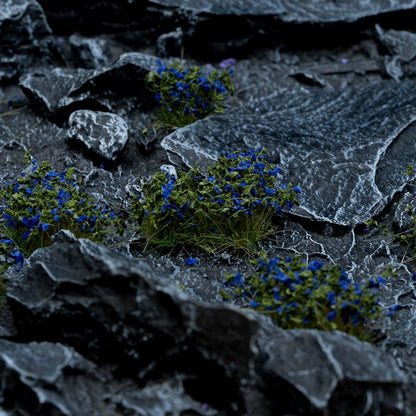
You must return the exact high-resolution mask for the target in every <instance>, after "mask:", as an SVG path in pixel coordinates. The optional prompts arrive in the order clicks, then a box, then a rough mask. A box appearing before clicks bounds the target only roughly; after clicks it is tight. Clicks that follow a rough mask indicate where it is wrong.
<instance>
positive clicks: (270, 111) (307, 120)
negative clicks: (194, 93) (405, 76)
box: [162, 82, 416, 225]
mask: <svg viewBox="0 0 416 416" xmlns="http://www.w3.org/2000/svg"><path fill="white" fill-rule="evenodd" d="M415 99H416V94H415V92H414V88H413V84H412V83H406V82H403V83H402V84H400V85H397V84H396V83H393V82H391V83H383V84H381V83H376V84H368V85H366V86H362V87H357V88H354V89H346V90H335V91H327V90H321V89H311V88H310V89H306V88H297V89H296V88H294V89H279V90H278V91H276V93H275V94H272V95H271V96H269V97H266V98H262V99H260V100H258V101H257V102H254V101H253V102H252V103H250V104H249V105H248V106H247V109H246V110H244V109H236V110H234V111H231V112H230V113H229V114H225V115H220V116H214V117H211V118H207V119H205V120H200V121H198V122H196V123H194V124H193V125H190V126H187V127H185V128H182V129H179V130H176V131H175V132H174V133H172V134H170V135H169V136H167V137H166V138H165V139H163V141H162V146H163V148H165V149H166V150H167V151H168V152H169V153H170V155H171V158H172V160H173V161H175V160H176V161H178V159H180V161H181V162H182V163H184V164H185V165H187V166H189V167H192V166H194V165H195V164H197V165H199V166H202V167H203V166H205V167H206V166H207V165H209V164H212V163H213V162H214V160H215V158H216V156H217V155H218V153H219V152H220V151H221V150H228V151H236V150H243V149H245V148H257V147H263V148H265V149H266V150H267V151H268V152H269V158H270V159H271V160H276V159H279V165H281V166H282V167H283V168H284V170H283V175H284V178H285V180H287V181H290V182H292V183H293V185H297V186H300V187H301V188H302V189H303V190H304V194H303V197H302V202H301V208H302V209H301V210H300V209H298V210H297V211H295V212H296V213H299V214H300V215H305V216H310V217H312V218H315V219H317V220H321V221H322V220H323V221H329V222H332V223H336V224H340V225H354V224H359V223H363V222H365V221H367V220H368V219H370V218H371V217H372V216H374V215H375V214H377V213H379V212H380V211H381V210H382V209H383V208H384V207H385V206H386V204H387V203H388V202H389V201H391V198H392V196H393V195H394V194H395V193H396V192H398V191H400V190H401V189H403V187H404V186H405V183H406V182H407V178H405V176H404V172H405V171H406V167H407V165H409V164H412V163H413V156H412V155H413V154H414V153H413V152H414V151H415V150H416V149H414V142H413V143H410V142H409V141H408V139H407V138H406V137H405V136H403V140H404V141H405V142H406V144H407V143H409V145H410V146H411V147H410V148H409V152H399V151H394V152H390V153H391V154H390V155H389V159H388V160H389V162H388V166H387V165H385V164H384V161H383V160H384V154H385V152H386V150H387V149H389V146H390V147H392V146H393V145H394V146H399V147H400V146H401V143H402V141H401V139H402V136H401V134H400V133H401V131H403V130H404V129H405V128H406V127H407V126H409V125H410V124H411V123H412V122H413V121H414V120H415V119H416V115H415V114H416V105H415V102H416V100H415ZM410 149H413V150H410Z"/></svg>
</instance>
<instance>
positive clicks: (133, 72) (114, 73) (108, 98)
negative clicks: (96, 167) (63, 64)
mask: <svg viewBox="0 0 416 416" xmlns="http://www.w3.org/2000/svg"><path fill="white" fill-rule="evenodd" d="M157 67H158V65H157V58H156V57H154V56H150V55H146V54H142V53H127V54H123V55H121V56H120V58H119V59H117V60H116V61H115V62H114V63H112V64H110V65H108V66H106V67H103V68H99V69H97V70H87V69H82V68H78V69H63V68H54V69H52V70H44V71H38V72H35V73H30V74H27V75H26V76H24V77H22V78H21V79H20V86H21V88H22V90H23V91H24V93H25V94H26V95H27V97H28V98H29V99H30V100H31V101H32V104H33V105H34V107H35V108H36V110H37V111H39V112H42V113H44V112H47V113H49V114H50V115H51V116H53V117H55V118H58V119H61V120H62V119H65V118H66V117H67V116H68V115H69V114H70V113H71V112H73V111H74V110H77V109H90V110H98V111H111V112H117V110H120V108H121V109H123V108H124V110H125V111H126V110H127V109H129V110H130V111H131V110H132V108H134V107H135V106H138V105H145V103H146V100H148V99H149V93H148V92H147V91H146V90H145V88H144V77H145V76H146V74H147V73H148V71H150V70H155V69H156V68H157Z"/></svg>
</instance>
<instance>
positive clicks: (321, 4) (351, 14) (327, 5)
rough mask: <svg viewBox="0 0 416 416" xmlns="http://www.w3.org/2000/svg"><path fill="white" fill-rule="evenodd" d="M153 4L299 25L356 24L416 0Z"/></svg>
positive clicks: (171, 0) (168, 0)
mask: <svg viewBox="0 0 416 416" xmlns="http://www.w3.org/2000/svg"><path fill="white" fill-rule="evenodd" d="M150 3H151V4H152V3H153V4H159V5H163V6H167V7H180V8H183V9H189V10H192V11H194V12H197V13H212V14H225V15H233V14H235V15H261V16H264V15H275V16H276V17H279V18H281V19H282V20H284V21H286V22H297V23H305V22H310V23H317V22H319V23H326V22H338V21H341V22H343V21H347V22H353V21H355V20H358V19H361V18H363V17H366V16H374V15H377V14H381V13H387V12H391V11H398V10H409V9H412V8H414V7H415V6H416V2H415V1H414V0H407V1H402V2H396V1H392V0H381V1H377V2H368V1H365V0H359V1H356V2H354V3H350V2H343V1H332V0H313V1H308V0H281V1H270V0H261V1H256V2H252V1H247V0H239V1H233V0H226V1H221V0H203V1H200V0H198V1H196V0H184V1H179V0H150Z"/></svg>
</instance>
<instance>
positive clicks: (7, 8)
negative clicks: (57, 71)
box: [0, 0, 60, 83]
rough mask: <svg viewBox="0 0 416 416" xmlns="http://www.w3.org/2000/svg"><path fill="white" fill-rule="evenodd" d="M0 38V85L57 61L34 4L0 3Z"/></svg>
mask: <svg viewBox="0 0 416 416" xmlns="http://www.w3.org/2000/svg"><path fill="white" fill-rule="evenodd" d="M0 38H1V44H0V83H3V82H10V81H12V80H16V78H17V77H18V76H19V75H21V74H22V73H25V72H27V71H28V70H30V69H33V68H35V67H36V66H41V65H46V64H48V63H49V64H50V63H51V62H52V61H53V60H54V59H55V60H56V59H57V60H58V61H59V59H60V56H59V54H58V52H57V48H56V44H55V40H54V38H53V36H52V31H51V29H50V27H49V26H48V23H47V21H46V18H45V15H44V13H43V10H42V7H41V6H40V5H39V3H38V2H36V1H34V0H4V1H2V3H1V9H0Z"/></svg>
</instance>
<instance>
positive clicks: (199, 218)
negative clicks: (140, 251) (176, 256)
mask: <svg viewBox="0 0 416 416" xmlns="http://www.w3.org/2000/svg"><path fill="white" fill-rule="evenodd" d="M279 176H280V169H279V168H277V167H276V165H274V164H271V163H269V162H267V161H266V160H265V152H264V151H263V150H262V149H257V150H248V151H244V152H222V153H221V154H220V156H219V159H218V161H217V163H216V164H214V165H213V166H211V167H210V168H208V169H207V171H206V172H205V174H203V173H202V172H201V171H200V170H199V169H198V168H197V167H195V168H193V169H190V170H189V171H188V172H184V171H179V172H178V174H177V175H174V174H172V173H169V172H167V171H159V172H157V173H156V174H155V175H154V176H153V178H152V179H151V180H150V181H149V182H146V183H144V184H143V187H142V193H141V195H138V197H137V198H136V200H135V201H134V202H133V206H132V212H133V215H134V216H136V218H137V220H138V221H139V222H140V224H141V228H142V229H143V230H147V231H145V233H146V234H148V236H149V238H151V239H154V240H156V241H157V244H160V245H174V244H176V243H178V242H179V241H181V243H182V244H184V243H185V240H186V241H188V244H189V242H194V243H196V242H198V243H200V244H201V245H203V246H204V247H205V248H207V247H208V245H209V244H211V243H212V244H214V245H221V244H222V245H223V246H225V245H226V246H228V245H231V244H232V245H233V247H234V248H235V249H236V247H237V246H238V245H240V246H241V245H244V247H245V248H247V249H248V246H250V247H252V245H253V244H256V243H257V242H258V241H259V240H261V239H262V238H265V236H267V235H268V233H270V232H271V230H272V229H273V227H272V218H273V217H274V216H275V215H279V214H281V212H282V210H283V209H287V210H290V209H291V208H292V207H293V205H294V204H297V203H298V200H297V196H298V194H300V193H301V190H300V188H298V187H292V185H291V184H286V183H281V182H280V181H279ZM203 241H204V242H203ZM198 243H196V244H198ZM240 248H241V247H240Z"/></svg>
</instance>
